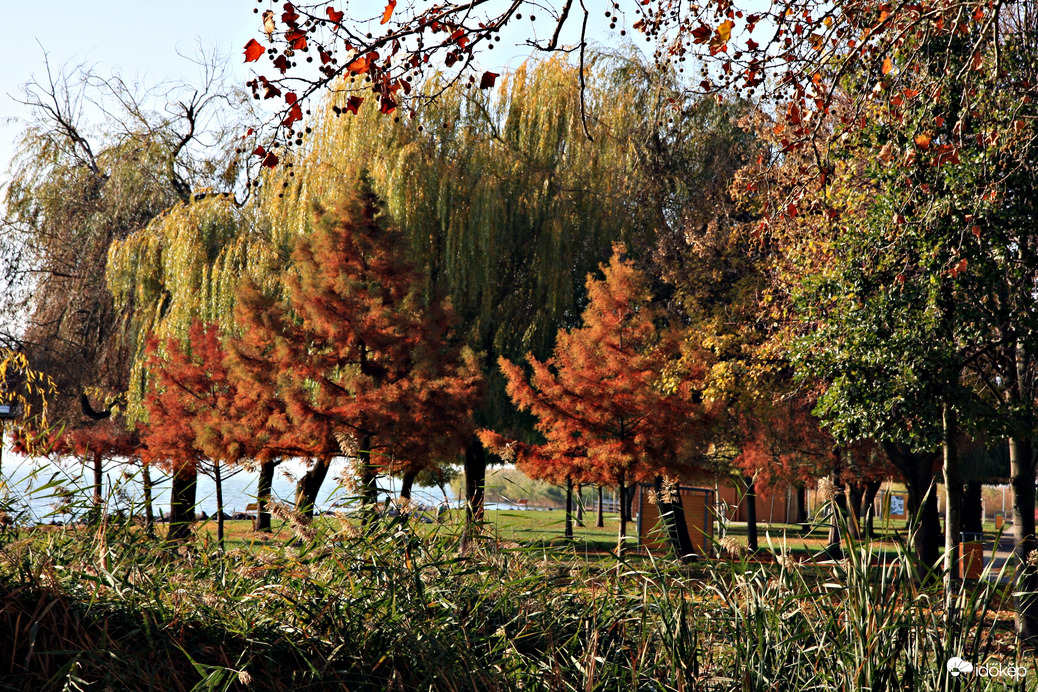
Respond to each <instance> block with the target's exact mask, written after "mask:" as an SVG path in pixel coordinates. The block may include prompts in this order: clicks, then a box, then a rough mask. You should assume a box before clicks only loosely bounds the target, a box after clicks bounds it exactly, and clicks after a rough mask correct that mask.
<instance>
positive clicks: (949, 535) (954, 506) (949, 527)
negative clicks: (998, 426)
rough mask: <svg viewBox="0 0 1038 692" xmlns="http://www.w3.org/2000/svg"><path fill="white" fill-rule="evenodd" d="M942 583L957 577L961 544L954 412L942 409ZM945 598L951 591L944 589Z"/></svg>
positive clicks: (960, 503)
mask: <svg viewBox="0 0 1038 692" xmlns="http://www.w3.org/2000/svg"><path fill="white" fill-rule="evenodd" d="M943 425H944V433H943V434H944V443H943V445H942V447H943V450H944V492H945V518H944V583H945V585H946V586H949V585H950V584H951V581H952V579H954V578H955V575H956V574H957V573H958V565H959V541H961V540H962V536H961V535H960V534H961V532H962V477H961V476H960V475H959V454H958V448H957V446H956V439H955V438H956V436H957V435H958V420H957V417H956V414H955V410H954V409H952V408H951V407H950V406H949V405H948V404H945V405H944V413H943ZM948 594H949V598H950V597H951V589H950V588H949V589H948Z"/></svg>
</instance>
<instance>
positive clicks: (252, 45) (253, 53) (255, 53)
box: [245, 38, 266, 62]
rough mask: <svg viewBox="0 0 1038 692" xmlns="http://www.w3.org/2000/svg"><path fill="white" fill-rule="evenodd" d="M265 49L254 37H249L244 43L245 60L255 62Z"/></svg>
mask: <svg viewBox="0 0 1038 692" xmlns="http://www.w3.org/2000/svg"><path fill="white" fill-rule="evenodd" d="M265 52H266V50H265V49H264V48H263V46H262V45H261V44H260V42H259V41H257V40H256V39H254V38H253V39H249V42H248V43H246V44H245V62H256V61H257V60H259V59H260V58H262V57H263V54H264V53H265Z"/></svg>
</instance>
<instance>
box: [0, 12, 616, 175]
mask: <svg viewBox="0 0 1038 692" xmlns="http://www.w3.org/2000/svg"><path fill="white" fill-rule="evenodd" d="M367 1H369V2H375V1H376V0H367ZM275 4H277V6H278V7H280V3H273V2H270V1H269V0H263V2H262V3H260V4H259V5H257V3H256V2H254V1H252V0H178V1H177V2H175V3H173V2H156V1H155V0H87V1H84V0H42V1H39V2H25V1H24V0H18V1H15V0H0V10H2V12H3V17H4V22H5V24H6V25H7V26H8V27H17V28H18V30H17V31H11V32H8V36H7V37H6V38H5V40H4V43H3V49H2V50H3V54H4V55H6V58H7V59H6V60H4V69H3V70H0V179H6V178H7V177H8V169H9V164H10V161H11V158H12V156H13V154H14V151H15V141H16V140H17V138H18V135H19V133H20V132H21V130H22V129H23V127H24V124H25V119H26V118H27V117H28V116H29V115H30V113H29V109H28V108H27V107H26V106H24V105H22V104H21V103H19V99H21V98H22V94H21V85H23V84H24V83H26V82H28V81H29V80H31V79H32V78H33V77H34V76H35V77H36V78H37V79H40V80H41V81H42V80H44V79H45V76H46V71H45V63H44V60H45V57H46V59H47V60H49V63H50V65H51V67H52V69H56V68H60V67H61V66H63V65H74V64H79V63H83V64H85V65H88V66H92V67H93V68H94V69H95V70H96V72H97V73H98V74H100V75H101V76H108V75H111V74H112V73H118V74H119V75H120V76H121V77H122V78H123V79H124V80H126V81H138V82H140V83H142V84H145V85H149V84H157V83H160V82H163V81H169V82H178V81H179V82H192V81H197V75H198V70H197V67H196V66H195V65H193V64H192V63H191V62H190V61H189V60H188V59H186V58H184V57H182V55H181V54H183V55H191V54H195V53H197V50H198V47H199V46H200V45H201V46H203V47H204V48H205V50H206V51H207V52H209V51H211V50H213V49H215V50H216V51H217V52H218V53H219V54H221V55H223V56H224V57H225V58H226V59H227V60H228V64H229V67H230V73H231V76H232V78H234V79H235V80H236V81H237V82H238V83H239V84H244V82H245V81H246V80H248V79H249V78H250V74H251V73H250V70H249V69H248V67H247V66H246V65H245V64H244V62H243V56H242V47H243V46H244V45H245V44H246V43H247V42H248V40H249V39H250V38H259V37H260V33H259V29H260V19H259V15H257V14H254V13H253V12H252V9H253V8H254V7H259V8H260V9H261V10H262V9H265V8H266V7H267V6H268V5H270V6H273V5H275ZM376 4H377V2H376ZM574 24H575V22H574ZM589 26H590V28H591V32H590V33H592V34H593V35H595V36H597V37H599V38H602V39H604V40H610V41H611V42H615V40H616V38H617V37H616V36H615V35H613V36H609V35H607V34H606V32H605V26H604V21H603V19H602V17H601V16H597V13H596V16H594V17H593V18H592V21H591V23H590V25H589ZM516 29H520V27H516ZM509 33H511V32H509ZM513 35H514V40H513V41H511V44H512V45H511V46H509V45H508V44H509V43H510V42H509V41H508V38H509V36H508V35H507V34H506V35H505V36H504V38H505V40H503V41H502V42H501V44H499V49H498V50H495V51H494V52H493V54H487V55H486V59H484V62H487V60H490V59H493V60H495V61H496V62H497V63H498V64H497V65H489V64H488V65H485V67H486V68H487V69H497V68H498V67H501V66H502V65H504V66H508V65H515V64H517V63H518V62H519V61H521V59H522V57H523V56H525V55H526V54H527V53H528V49H527V48H525V47H519V46H516V43H517V42H518V41H519V40H521V39H522V38H525V37H524V36H522V35H521V32H519V31H516V32H515V34H513ZM541 38H544V37H541ZM501 49H504V50H501ZM261 64H262V63H261Z"/></svg>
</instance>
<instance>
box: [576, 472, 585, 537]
mask: <svg viewBox="0 0 1038 692" xmlns="http://www.w3.org/2000/svg"><path fill="white" fill-rule="evenodd" d="M577 526H579V527H580V528H584V486H583V485H581V484H580V483H577Z"/></svg>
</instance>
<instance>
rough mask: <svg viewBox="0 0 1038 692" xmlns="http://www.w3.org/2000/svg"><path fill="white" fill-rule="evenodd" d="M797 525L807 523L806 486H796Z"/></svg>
mask: <svg viewBox="0 0 1038 692" xmlns="http://www.w3.org/2000/svg"><path fill="white" fill-rule="evenodd" d="M797 523H798V524H805V523H807V486H805V485H799V486H797Z"/></svg>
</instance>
